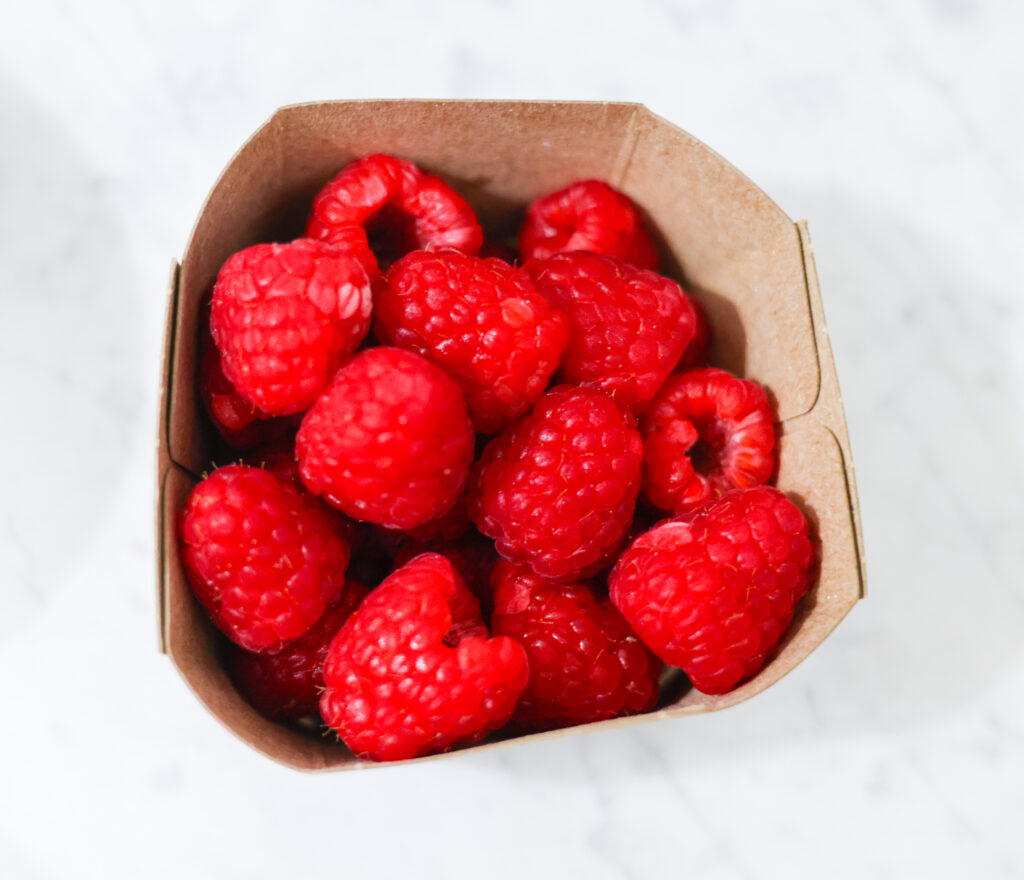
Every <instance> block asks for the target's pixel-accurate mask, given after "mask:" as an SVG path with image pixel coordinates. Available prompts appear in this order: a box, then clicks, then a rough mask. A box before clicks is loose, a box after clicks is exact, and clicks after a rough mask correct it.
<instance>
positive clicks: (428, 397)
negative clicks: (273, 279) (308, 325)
mask: <svg viewBox="0 0 1024 880" xmlns="http://www.w3.org/2000/svg"><path fill="white" fill-rule="evenodd" d="M473 443H474V436H473V428H472V425H470V422H469V416H468V415H467V413H466V405H465V403H464V402H463V399H462V392H461V391H460V390H459V387H458V386H457V385H456V384H455V383H454V382H453V381H452V380H451V379H449V378H448V377H447V376H446V375H445V374H444V372H443V371H442V370H440V369H439V368H438V367H435V366H434V365H433V364H432V363H430V362H429V361H427V360H425V359H424V358H421V357H420V356H419V355H417V354H413V353H412V352H409V351H402V350H401V349H398V348H370V349H367V350H366V351H364V352H361V353H360V354H358V355H356V357H355V358H353V359H352V361H351V362H350V363H349V364H347V365H346V366H345V367H343V368H342V369H340V370H339V371H338V373H337V375H336V376H335V377H334V381H333V382H332V383H331V386H330V387H329V388H328V389H327V391H325V392H324V393H323V394H322V395H321V397H320V399H319V400H317V402H316V403H315V404H314V405H313V407H312V408H311V409H310V411H309V412H308V413H307V414H306V417H305V419H303V421H302V427H301V428H299V433H298V435H297V437H296V441H295V450H296V453H297V454H298V457H299V470H300V472H301V473H302V479H303V482H305V484H306V486H308V487H309V489H310V490H311V491H313V492H315V493H316V494H318V495H323V496H324V497H325V498H326V499H327V500H328V501H330V502H331V504H333V505H334V506H335V507H338V508H339V509H341V510H343V511H344V512H345V513H347V514H348V515H349V516H352V517H355V518H356V519H361V520H366V521H368V522H374V523H377V524H378V525H382V526H385V527H387V528H393V529H411V528H415V527H416V526H420V525H423V524H424V523H426V522H429V521H430V520H432V519H434V518H435V517H438V516H441V514H443V513H446V512H447V511H449V510H450V509H451V508H452V507H453V506H454V505H455V503H456V502H457V501H458V499H459V496H460V494H461V493H462V489H463V487H464V486H465V484H466V478H467V476H468V473H469V465H470V464H471V463H472V461H473Z"/></svg>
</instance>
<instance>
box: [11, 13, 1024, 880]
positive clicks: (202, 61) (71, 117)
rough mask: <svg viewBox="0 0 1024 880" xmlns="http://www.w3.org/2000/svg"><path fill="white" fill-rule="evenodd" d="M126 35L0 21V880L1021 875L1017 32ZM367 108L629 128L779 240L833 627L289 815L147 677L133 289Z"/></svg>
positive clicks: (102, 22)
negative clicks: (808, 365)
mask: <svg viewBox="0 0 1024 880" xmlns="http://www.w3.org/2000/svg"><path fill="white" fill-rule="evenodd" d="M162 6H163V4H134V3H131V4H130V3H128V2H124V3H122V4H115V3H106V2H98V0H97V2H94V3H90V4H73V3H70V2H67V3H61V2H55V0H38V2H35V3H31V4H29V3H25V4H17V5H16V4H13V3H10V4H5V6H4V13H5V14H4V16H3V19H4V25H3V27H2V28H0V295H2V297H3V300H2V302H3V316H2V319H0V412H2V413H3V420H4V422H3V424H4V427H3V431H2V432H0V486H2V490H0V498H2V508H0V513H2V517H3V520H2V522H0V572H2V573H3V587H2V590H0V621H2V626H0V705H2V714H0V717H2V723H0V876H3V877H4V878H7V880H22V878H25V880H27V878H33V880H34V878H67V877H102V878H109V877H141V876H145V877H152V878H163V877H182V876H190V877H196V878H204V877H240V876H247V877H262V876H266V877H274V876H300V875H308V876H320V877H323V876H329V875H331V874H335V873H336V874H339V875H343V876H351V877H369V876H373V877H379V876H396V877H434V876H437V877H452V876H459V875H460V874H461V875H468V876H477V875H481V874H482V875H485V876H493V877H500V878H504V877H510V878H511V877H521V876H524V875H528V874H533V875H535V876H560V877H567V878H574V877H587V878H592V880H598V878H619V877H623V878H633V877H667V876H694V877H698V876H699V877H702V878H747V877H758V878H764V877H814V878H817V877H822V876H827V877H831V878H857V880H861V878H864V877H872V878H886V877H900V878H902V877H919V876H927V877H932V878H938V877H950V878H960V877H965V876H972V877H975V876H976V877H985V878H1000V877H1019V876H1024V844H1022V843H1021V840H1020V829H1021V825H1022V821H1024V793H1022V792H1024V789H1022V785H1021V783H1022V780H1024V700H1022V696H1024V577H1022V574H1021V570H1022V568H1024V503H1022V501H1021V497H1022V493H1024V466H1022V458H1024V457H1022V452H1024V446H1022V434H1024V395H1022V387H1024V354H1022V352H1024V345H1022V340H1024V294H1022V283H1021V273H1020V257H1021V245H1022V242H1024V218H1022V209H1021V204H1022V200H1024V166H1022V163H1021V158H1020V157H1021V155H1022V154H1024V123H1022V119H1024V89H1022V87H1021V83H1022V82H1024V63H1022V61H1021V57H1022V56H1021V53H1020V47H1019V40H1020V34H1021V33H1022V30H1024V14H1022V7H1021V6H1020V5H1019V4H1015V3H1012V2H1006V3H998V2H992V3H972V2H967V0H933V2H931V3H917V2H907V3H889V2H883V0H877V2H858V3H848V4H816V3H806V4H800V3H795V2H784V3H772V4H763V3H758V2H718V0H708V2H704V3H696V4H670V3H654V2H639V0H634V2H632V3H630V4H628V7H624V8H628V12H626V11H623V12H621V13H619V14H612V13H610V12H598V11H597V10H598V9H599V8H600V5H599V4H594V3H592V2H591V3H580V4H576V5H565V6H562V5H560V4H553V3H550V2H537V3H527V2H513V0H508V2H499V0H494V2H491V3H479V4H476V3H474V4H468V3H467V4H465V5H462V4H446V3H437V4H411V3H410V4H408V5H407V6H406V5H402V4H395V3H389V2H384V0H381V2H376V3H372V4H356V3H351V4H342V3H336V2H323V3H296V4H291V5H290V6H289V9H290V11H285V9H284V7H279V8H275V7H272V6H271V5H268V4H263V3H259V2H254V0H247V2H244V3H243V2H232V3H221V2H218V3H211V2H186V0H179V2H177V3H175V4H172V6H173V9H167V8H158V7H162ZM826 6H827V7H828V8H827V9H826V8H825V7H826ZM150 7H151V8H150ZM346 7H352V8H346ZM299 10H301V12H300V11H299ZM403 95H405V96H425V97H431V96H433V97H447V96H464V97H473V96H487V97H550V98H558V97H563V98H565V97H578V98H598V99H630V100H639V101H642V102H644V103H646V104H648V105H649V106H650V107H651V108H652V109H654V110H655V111H657V112H659V113H661V114H663V115H664V116H666V117H668V118H669V119H671V120H673V121H675V122H677V123H678V124H680V125H681V126H683V127H684V128H686V129H688V130H689V131H692V132H693V133H694V134H696V135H697V136H698V137H700V138H702V139H703V140H705V141H706V142H707V143H709V144H711V145H712V146H713V147H715V148H716V149H718V150H719V151H720V152H722V153H723V154H724V155H725V156H726V157H727V158H729V159H730V160H731V161H733V162H734V163H735V164H737V165H738V166H739V167H740V168H742V169H743V170H744V171H746V172H747V173H748V174H749V175H750V176H751V177H752V178H753V179H754V180H756V181H757V182H758V183H759V184H761V185H762V186H763V187H764V188H765V189H766V190H767V191H768V192H769V193H771V194H772V195H773V196H775V197H776V198H777V200H778V201H779V202H780V204H781V205H782V206H783V208H785V209H786V210H787V211H788V212H789V213H790V214H791V215H792V216H794V217H798V216H806V217H808V218H809V219H810V222H811V230H812V233H813V235H814V242H815V246H816V252H817V259H818V268H819V271H820V275H821V280H822V286H823V290H824V295H825V305H826V309H827V313H828V319H829V322H830V325H831V332H832V337H833V341H834V345H835V353H836V358H837V361H838V364H839V371H840V377H841V380H842V385H843V388H844V391H845V394H846V402H847V411H848V415H849V420H850V428H851V435H852V438H853V447H854V453H855V459H856V463H857V467H858V476H859V481H860V492H861V503H862V508H863V515H864V533H865V542H866V546H867V554H868V572H869V584H870V589H871V596H870V599H869V601H867V602H865V603H862V604H861V605H860V606H859V607H857V608H856V609H855V610H854V612H853V613H852V614H851V616H850V617H849V618H848V619H847V621H846V622H845V623H844V624H843V625H842V626H841V627H840V628H839V630H838V631H837V632H836V633H835V635H834V637H832V638H831V639H830V640H829V641H828V642H827V643H826V645H825V646H824V647H823V648H822V649H821V650H820V651H818V652H817V653H816V654H815V655H814V656H813V657H812V658H811V659H809V660H808V661H807V662H806V663H805V664H804V665H803V666H801V667H800V668H799V669H798V670H797V671H796V672H794V673H793V674H792V675H791V676H790V677H788V678H787V679H786V680H785V681H783V682H782V683H780V684H779V685H778V686H777V687H775V688H774V689H772V690H771V691H769V692H768V693H766V694H764V695H762V696H761V697H760V698H759V699H757V700H755V701H753V702H751V703H748V704H746V705H744V706H741V707H738V708H736V709H733V710H730V711H728V712H724V713H721V714H719V715H717V716H712V717H706V718H694V719H688V720H681V721H676V722H671V723H664V724H660V725H653V726H643V727H639V728H634V729H629V730H623V731H615V732H608V733H602V734H597V735H589V736H584V737H572V738H567V739H564V740H559V741H554V742H549V743H546V744H540V745H532V746H529V747H524V748H514V749H506V750H503V751H499V752H495V753H489V754H485V755H478V756H463V757H460V758H457V759H454V760H449V761H442V762H437V763H431V764H428V765H422V766H417V767H413V768H398V769H394V768H393V769H384V770H379V771H374V772H371V773H358V774H355V775H342V776H326V777H309V776H303V775H300V774H296V773H293V772H290V771H287V770H284V769H282V768H279V767H277V766H275V765H273V764H271V763H270V762H268V761H267V760H265V759H263V758H261V757H259V756H258V755H256V754H254V753H251V752H249V751H248V750H246V749H245V748H244V747H242V746H241V745H239V744H238V743H236V742H235V740H234V739H233V738H232V737H231V736H230V735H229V734H227V733H225V732H224V731H222V730H221V729H220V728H219V727H218V726H217V725H216V724H215V723H214V722H213V721H212V720H211V719H210V718H209V717H208V716H207V715H206V714H205V713H204V712H203V710H202V709H200V707H199V706H198V705H197V703H196V702H195V701H194V700H193V698H192V697H191V696H190V694H189V693H188V692H187V691H186V689H185V687H184V685H183V684H182V682H181V681H180V680H179V679H178V678H177V676H176V675H175V673H174V671H173V670H172V668H171V666H170V663H169V662H168V661H167V660H166V659H165V658H163V657H161V656H159V655H158V654H157V653H156V632H155V629H156V627H155V623H154V607H153V595H152V592H153V591H152V586H153V560H152V555H153V548H152V536H151V524H150V523H151V505H152V493H153V485H152V466H153V462H152V432H153V425H154V421H155V387H156V384H157V372H158V370H157V361H158V348H159V340H160V332H161V322H162V309H163V284H164V279H165V275H166V271H167V266H168V262H169V260H170V258H171V257H172V256H175V255H180V252H181V248H182V246H183V244H184V240H185V237H186V234H187V232H188V230H189V227H190V224H191V221H192V219H193V217H194V215H195V213H196V211H197V209H198V207H199V204H200V201H201V199H202V197H203V195H204V194H205V192H206V190H207V188H208V186H209V185H210V183H211V182H212V181H213V179H214V177H215V175H216V174H217V172H218V170H219V169H220V167H221V166H222V165H223V164H224V162H225V161H226V160H227V158H228V157H229V156H230V154H231V152H232V151H233V150H234V149H235V148H236V147H237V146H238V145H239V144H240V143H241V142H242V140H243V139H244V138H245V137H246V136H247V135H248V134H249V132H250V131H251V130H252V129H254V128H255V127H256V125H257V124H258V123H259V122H260V121H261V120H262V119H263V118H264V117H266V116H267V115H268V114H269V113H270V112H271V111H272V110H273V108H274V107H276V106H277V105H280V104H285V103H289V102H293V101H298V100H307V99H314V98H328V97H388V96H390V97H394V96H403Z"/></svg>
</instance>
